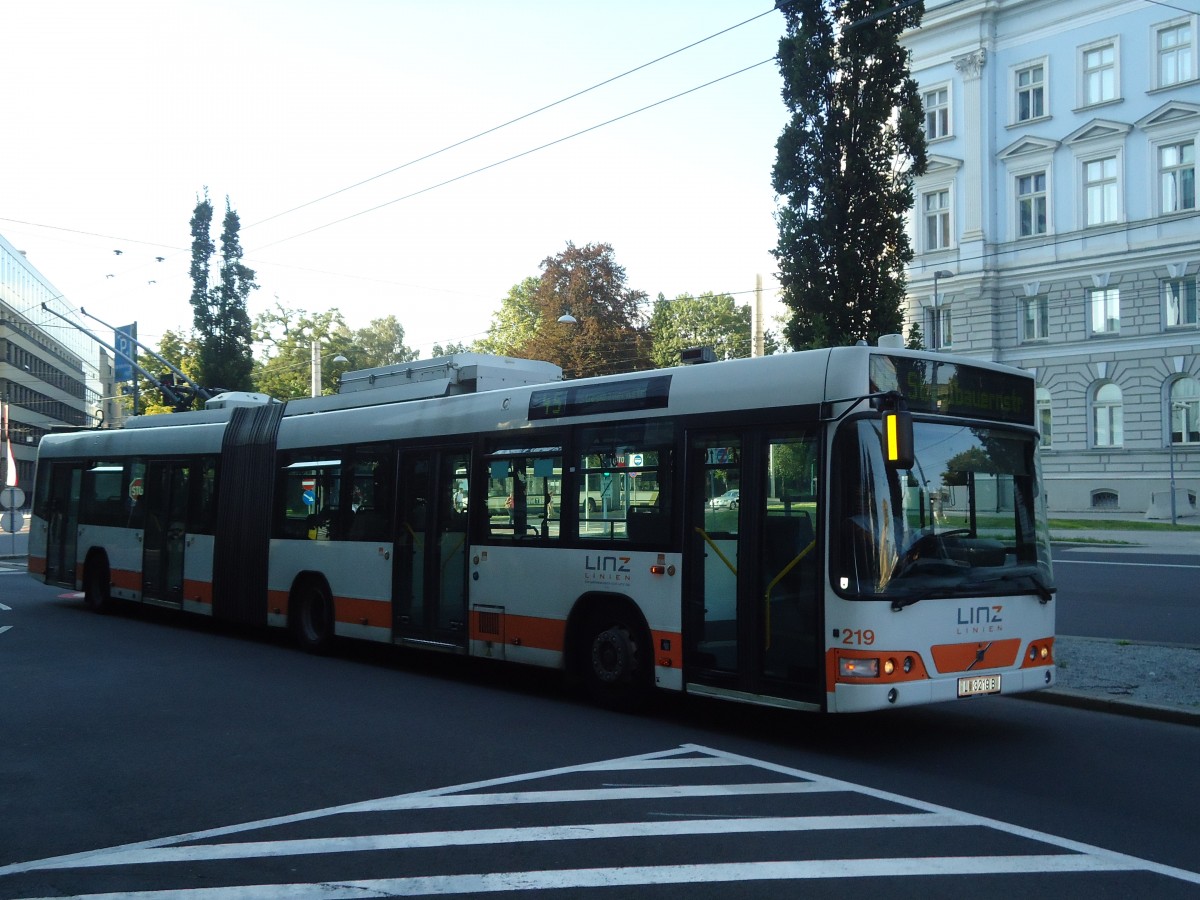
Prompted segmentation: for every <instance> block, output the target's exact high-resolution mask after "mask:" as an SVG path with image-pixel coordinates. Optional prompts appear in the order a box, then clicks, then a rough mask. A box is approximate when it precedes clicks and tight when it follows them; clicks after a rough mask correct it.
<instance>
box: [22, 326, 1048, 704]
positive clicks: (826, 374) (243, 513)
mask: <svg viewBox="0 0 1200 900" xmlns="http://www.w3.org/2000/svg"><path fill="white" fill-rule="evenodd" d="M1033 398H1034V387H1033V381H1032V379H1031V378H1030V377H1029V376H1028V375H1027V374H1025V373H1022V372H1020V371H1017V370H1014V369H1009V368H1005V367H1001V366H996V365H992V364H988V363H983V362H975V361H966V360H964V359H961V358H956V357H953V356H945V355H933V354H927V353H918V352H912V351H907V350H903V349H900V348H891V347H886V348H885V347H867V346H858V347H843V348H837V349H831V350H813V351H806V352H802V353H789V354H782V355H777V356H770V357H765V358H759V359H745V360H731V361H727V362H718V363H707V364H703V365H692V366H684V367H680V368H674V369H664V370H658V371H652V372H637V373H631V374H626V375H615V376H607V377H602V378H588V379H581V380H578V381H562V379H561V372H560V370H559V369H558V368H557V367H555V366H552V365H550V364H548V363H536V362H530V361H525V360H514V359H508V358H503V357H488V356H482V355H476V354H460V355H457V356H454V357H442V358H439V359H436V360H431V361H429V362H426V363H413V364H405V365H399V366H391V367H387V368H383V369H376V370H369V371H362V372H352V373H348V374H347V375H346V376H344V377H343V379H342V385H341V388H340V391H339V393H338V394H337V395H335V396H331V397H321V398H313V399H305V400H294V401H289V402H287V403H278V402H275V401H272V400H270V399H269V398H267V397H263V396H261V395H252V394H250V395H247V394H225V395H221V396H220V397H218V398H216V399H215V400H214V401H210V403H209V408H207V409H205V410H201V411H197V412H190V413H178V414H172V415H163V416H146V417H141V418H137V419H134V420H131V421H130V422H128V423H126V425H125V427H124V428H121V429H111V430H91V431H79V432H75V433H69V434H54V435H50V436H48V437H46V438H45V440H44V441H43V442H42V444H41V448H40V453H39V462H38V472H37V484H36V497H35V507H34V511H33V524H32V532H31V537H30V560H29V571H30V573H31V574H33V575H34V576H35V577H37V578H38V579H41V580H44V581H45V582H46V583H47V584H56V585H65V586H68V587H71V588H74V589H77V590H82V591H83V593H84V598H85V601H86V603H87V604H89V605H90V606H93V607H95V608H96V609H103V608H105V607H106V606H108V605H109V604H110V603H113V602H118V601H133V602H138V603H144V604H154V605H156V606H166V607H174V608H178V609H181V610H185V611H188V612H191V613H199V614H202V615H207V616H213V617H215V618H217V619H221V620H225V621H230V622H235V623H243V624H246V625H250V626H264V625H265V626H276V627H280V628H289V629H291V631H292V632H293V634H294V636H295V639H296V640H297V641H298V642H299V643H300V644H301V645H302V646H303V647H305V648H306V649H309V650H313V651H319V650H322V649H325V648H327V647H328V646H329V645H330V644H331V642H332V641H333V640H334V639H335V638H356V639H360V640H371V641H381V642H385V643H393V644H400V645H405V646H409V647H415V648H423V649H426V650H433V651H443V652H447V653H455V654H461V655H469V656H478V657H487V658H491V659H496V660H509V661H513V662H518V663H525V664H530V665H536V666H545V667H550V668H558V669H561V670H564V671H565V672H567V673H569V674H570V675H571V676H573V677H575V678H577V679H579V680H580V681H582V682H583V683H585V684H586V685H587V686H588V688H589V690H590V691H591V692H592V694H593V695H594V696H595V697H596V698H597V699H598V700H600V701H602V702H605V703H610V704H614V705H617V704H621V703H625V702H630V701H633V700H635V699H636V698H637V696H638V695H640V694H642V693H644V692H646V691H648V690H649V689H651V688H652V687H654V686H657V687H659V688H661V689H665V690H672V691H687V692H689V693H695V694H703V695H708V696H713V697H721V698H727V699H731V700H737V701H743V702H750V703H760V704H766V705H771V706H782V707H792V708H797V709H814V710H826V711H829V712H845V711H859V710H871V709H879V708H887V707H890V706H903V705H912V704H920V703H928V702H933V701H947V700H948V701H953V700H957V699H961V698H971V697H976V696H978V695H985V694H1010V693H1017V692H1020V691H1030V690H1034V689H1037V688H1042V687H1046V686H1048V685H1051V684H1053V683H1054V678H1055V670H1054V654H1053V647H1054V604H1053V603H1052V597H1053V593H1054V587H1053V582H1052V572H1051V564H1050V551H1049V540H1048V534H1047V530H1046V513H1045V504H1044V502H1043V497H1042V492H1041V479H1040V474H1039V469H1038V456H1037V444H1038V434H1037V431H1036V429H1035V427H1034V400H1033Z"/></svg>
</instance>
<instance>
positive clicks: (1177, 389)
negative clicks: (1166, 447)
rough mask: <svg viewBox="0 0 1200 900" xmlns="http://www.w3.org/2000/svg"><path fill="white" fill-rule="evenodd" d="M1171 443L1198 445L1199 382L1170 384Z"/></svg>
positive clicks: (1199, 440)
mask: <svg viewBox="0 0 1200 900" xmlns="http://www.w3.org/2000/svg"><path fill="white" fill-rule="evenodd" d="M1170 402H1171V443H1172V444H1200V381H1197V380H1196V379H1195V378H1179V379H1176V380H1175V381H1173V382H1171V398H1170Z"/></svg>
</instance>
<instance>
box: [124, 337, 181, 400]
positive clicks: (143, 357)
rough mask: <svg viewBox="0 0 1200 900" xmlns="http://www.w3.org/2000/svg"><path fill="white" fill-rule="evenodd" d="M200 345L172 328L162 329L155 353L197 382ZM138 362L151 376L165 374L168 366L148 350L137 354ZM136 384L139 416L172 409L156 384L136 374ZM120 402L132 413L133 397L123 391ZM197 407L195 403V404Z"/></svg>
mask: <svg viewBox="0 0 1200 900" xmlns="http://www.w3.org/2000/svg"><path fill="white" fill-rule="evenodd" d="M199 349H200V348H199V344H198V343H197V341H196V339H195V338H193V337H185V336H184V335H181V334H177V333H176V332H174V331H166V332H163V336H162V338H161V339H160V340H159V342H158V355H159V356H161V357H162V358H163V359H165V360H166V361H167V362H169V363H170V364H171V365H173V366H175V368H177V369H179V370H180V371H181V372H183V373H184V374H185V375H187V377H188V378H190V379H192V380H193V381H197V382H198V381H199V377H198V376H199V374H200V373H199V371H198V367H199V359H200V354H199ZM137 362H138V365H139V366H141V367H142V368H143V369H145V370H146V371H147V372H149V373H151V374H152V375H162V374H164V373H166V372H167V371H168V370H167V367H166V366H164V365H163V364H162V363H160V362H159V361H158V360H157V359H155V358H154V357H153V356H151V355H150V354H149V353H139V354H138V361H137ZM135 377H136V378H137V384H138V412H139V413H140V414H141V415H150V416H153V415H159V414H161V413H169V412H175V405H174V404H173V403H172V402H171V401H170V400H169V399H168V398H167V397H166V396H165V395H164V394H163V392H162V391H161V390H160V389H159V387H158V385H156V384H151V383H150V382H149V381H147V380H146V379H145V378H143V377H142V376H141V375H138V374H136V373H135ZM121 405H122V406H123V407H124V408H125V410H126V411H127V412H130V413H132V412H133V396H132V394H126V395H124V396H123V397H122V398H121ZM195 405H197V406H198V403H197V404H195Z"/></svg>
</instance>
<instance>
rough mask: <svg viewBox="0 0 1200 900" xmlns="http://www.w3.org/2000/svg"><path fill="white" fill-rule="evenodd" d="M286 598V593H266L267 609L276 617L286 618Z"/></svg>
mask: <svg viewBox="0 0 1200 900" xmlns="http://www.w3.org/2000/svg"><path fill="white" fill-rule="evenodd" d="M288 596H289V595H288V592H287V591H267V609H269V610H270V611H271V612H272V613H273V614H275V615H277V616H286V615H287V614H288Z"/></svg>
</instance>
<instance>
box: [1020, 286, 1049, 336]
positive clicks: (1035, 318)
mask: <svg viewBox="0 0 1200 900" xmlns="http://www.w3.org/2000/svg"><path fill="white" fill-rule="evenodd" d="M1049 332H1050V301H1049V300H1048V299H1047V298H1046V297H1023V298H1022V299H1021V340H1023V341H1041V340H1045V339H1046V337H1047V336H1048V335H1049Z"/></svg>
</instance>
